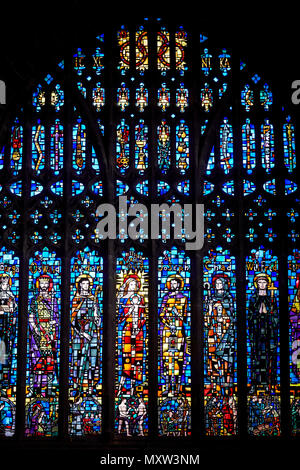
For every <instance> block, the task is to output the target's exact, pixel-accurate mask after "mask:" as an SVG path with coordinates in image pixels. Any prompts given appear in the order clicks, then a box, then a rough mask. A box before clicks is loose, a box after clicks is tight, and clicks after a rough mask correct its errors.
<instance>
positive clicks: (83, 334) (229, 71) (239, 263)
mask: <svg viewBox="0 0 300 470" xmlns="http://www.w3.org/2000/svg"><path fill="white" fill-rule="evenodd" d="M141 20H142V19H141ZM171 23H172V22H169V23H163V21H162V20H160V19H159V18H158V19H157V20H155V21H154V20H152V19H150V20H149V19H144V20H143V21H141V22H139V24H137V25H135V27H133V26H132V24H131V25H129V24H124V25H115V26H114V28H112V29H111V30H109V29H107V28H103V31H99V32H98V33H97V34H98V36H95V38H94V39H93V40H92V39H88V38H86V40H84V41H82V44H79V43H80V41H79V39H78V44H77V40H76V44H75V43H74V44H73V46H72V48H71V49H72V50H71V51H67V50H64V51H63V54H64V57H63V59H60V60H59V62H58V61H57V66H56V69H55V67H54V68H52V70H51V72H49V73H48V74H42V76H41V74H38V76H36V77H34V79H33V80H32V82H30V84H29V85H28V90H29V91H28V92H27V91H26V93H27V94H26V99H24V102H22V103H20V106H19V107H17V109H16V110H14V112H12V113H11V114H9V115H8V117H7V122H6V124H5V126H4V131H3V133H2V134H1V139H3V141H1V142H0V221H1V226H2V231H1V233H0V241H1V249H0V385H1V396H0V434H1V436H2V437H3V438H12V437H14V436H16V435H17V436H21V438H22V440H23V438H24V440H25V442H28V441H30V440H32V438H34V439H36V438H38V439H40V440H41V441H43V442H44V440H45V439H44V438H49V439H50V440H51V439H52V438H58V439H62V440H66V441H68V442H70V443H71V442H73V441H76V442H77V441H78V439H80V441H81V442H82V443H83V445H85V444H84V443H85V442H92V439H99V441H98V440H97V442H100V440H101V439H102V438H103V436H105V438H107V437H108V440H109V443H110V444H111V443H113V442H114V441H119V440H122V443H124V445H125V446H127V445H128V446H130V445H131V442H135V439H137V441H139V442H142V443H146V442H153V441H152V439H155V438H157V437H159V438H163V439H165V438H170V439H174V440H175V441H176V440H178V441H180V439H178V438H183V441H184V442H188V439H189V438H190V437H193V438H195V439H196V441H197V440H199V441H200V440H201V439H202V438H203V437H205V436H210V438H212V439H214V438H215V437H216V438H220V437H221V438H226V439H227V438H229V439H230V438H231V437H233V438H235V437H240V436H242V437H243V438H245V439H246V437H245V436H246V435H247V436H251V439H252V438H257V437H265V436H268V437H272V438H273V437H274V438H277V437H278V438H279V436H283V437H289V436H291V435H293V436H296V435H299V433H300V424H299V423H300V421H299V410H300V395H299V387H300V375H299V355H300V353H299V350H300V338H299V324H300V319H299V314H300V310H299V295H300V294H299V292H300V291H299V289H300V286H299V283H300V271H299V249H298V243H299V237H300V234H299V227H298V223H299V180H298V177H297V174H296V169H297V166H296V156H297V155H296V154H297V132H298V129H297V123H298V121H297V117H296V116H295V115H294V112H293V110H292V109H290V108H289V106H288V105H287V104H286V103H283V102H282V97H281V96H280V93H277V89H276V86H275V82H274V81H273V80H272V77H268V76H266V77H263V75H262V73H259V74H258V73H256V72H255V71H251V70H249V68H248V65H247V64H246V63H245V62H241V64H238V63H237V55H235V54H234V53H233V51H234V47H232V48H231V47H228V44H225V41H224V44H222V43H221V41H220V44H218V45H217V44H216V42H215V41H214V38H213V37H212V38H208V37H207V36H206V35H205V34H203V33H200V31H199V32H195V29H193V28H191V29H190V28H189V27H188V25H184V24H180V23H178V24H171ZM102 24H103V23H101V25H102ZM100 29H101V28H100ZM221 46H225V47H221ZM233 76H234V77H235V79H234V80H233V79H232V77H233ZM26 90H27V88H26ZM120 196H123V197H124V199H125V203H124V205H122V206H121V203H120V199H119V197H120ZM102 203H105V204H108V205H109V206H110V208H113V210H114V214H115V215H116V217H115V218H116V221H115V222H116V228H117V227H118V228H119V229H120V230H119V232H118V233H117V230H115V233H114V236H113V237H111V238H105V236H104V235H103V234H101V233H99V230H98V229H97V224H98V222H99V221H101V220H102V218H103V216H104V212H105V210H104V209H101V210H98V207H99V205H100V204H102ZM131 204H140V206H141V205H142V204H143V206H142V208H140V209H139V210H138V211H137V212H136V213H135V216H136V218H134V216H133V212H129V208H130V206H131ZM171 204H174V206H173V211H172V210H168V209H169V207H170V206H171ZM185 204H188V206H186V207H184V205H185ZM193 204H203V205H204V229H203V230H204V244H203V247H202V248H201V249H197V250H195V251H194V250H189V249H188V247H187V246H186V245H185V244H186V242H187V241H188V238H189V234H188V231H187V228H186V226H184V227H181V228H180V230H179V231H177V235H178V236H177V237H176V239H175V236H173V235H174V233H175V228H176V220H178V219H179V218H180V217H181V218H182V215H185V216H187V218H186V219H185V220H188V219H189V220H191V219H192V218H193V214H194V208H193ZM153 205H156V206H159V207H160V212H159V217H158V219H159V227H160V229H161V231H160V232H159V234H158V236H157V237H156V238H154V239H153V238H151V236H150V235H149V233H148V232H147V230H146V227H147V223H148V222H149V225H150V226H151V227H152V225H153V219H152V218H151V217H150V216H149V212H148V211H149V210H150V209H151V208H152V207H153ZM150 219H151V223H150ZM168 225H169V226H170V230H168ZM138 228H139V229H140V231H139V233H138V236H136V237H134V236H133V234H134V233H136V232H137V229H138ZM196 441H195V442H196ZM95 442H96V441H95ZM197 442H198V441H197ZM213 442H216V441H215V440H214V441H213ZM141 445H142V446H143V445H144V444H141Z"/></svg>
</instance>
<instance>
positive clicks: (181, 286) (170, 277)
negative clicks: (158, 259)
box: [166, 274, 184, 290]
mask: <svg viewBox="0 0 300 470" xmlns="http://www.w3.org/2000/svg"><path fill="white" fill-rule="evenodd" d="M173 279H175V280H176V281H178V282H179V284H180V285H179V290H182V289H183V286H184V280H183V278H182V277H181V276H180V275H179V274H171V276H169V277H168V279H167V282H166V287H167V289H168V290H170V289H171V281H172V280H173Z"/></svg>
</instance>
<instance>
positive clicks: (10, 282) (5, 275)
mask: <svg viewBox="0 0 300 470" xmlns="http://www.w3.org/2000/svg"><path fill="white" fill-rule="evenodd" d="M5 277H6V278H8V284H9V287H11V285H12V279H11V277H10V275H9V274H6V273H2V274H0V279H3V278H5Z"/></svg>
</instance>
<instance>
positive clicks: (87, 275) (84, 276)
mask: <svg viewBox="0 0 300 470" xmlns="http://www.w3.org/2000/svg"><path fill="white" fill-rule="evenodd" d="M83 279H86V280H87V281H89V283H90V287H92V285H93V278H92V276H90V275H89V274H87V273H83V274H80V275H79V276H78V277H77V279H76V281H75V286H76V290H77V291H78V285H79V282H80V281H82V280H83Z"/></svg>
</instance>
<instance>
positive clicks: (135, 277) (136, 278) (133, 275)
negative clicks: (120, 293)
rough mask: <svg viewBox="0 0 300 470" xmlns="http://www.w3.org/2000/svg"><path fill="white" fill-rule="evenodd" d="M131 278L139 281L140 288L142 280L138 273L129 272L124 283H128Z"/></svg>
mask: <svg viewBox="0 0 300 470" xmlns="http://www.w3.org/2000/svg"><path fill="white" fill-rule="evenodd" d="M130 279H134V280H135V281H137V283H138V288H139V289H140V287H141V280H140V278H139V276H138V275H137V274H129V275H128V276H125V277H124V281H123V284H125V283H127V281H129V280H130Z"/></svg>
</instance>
